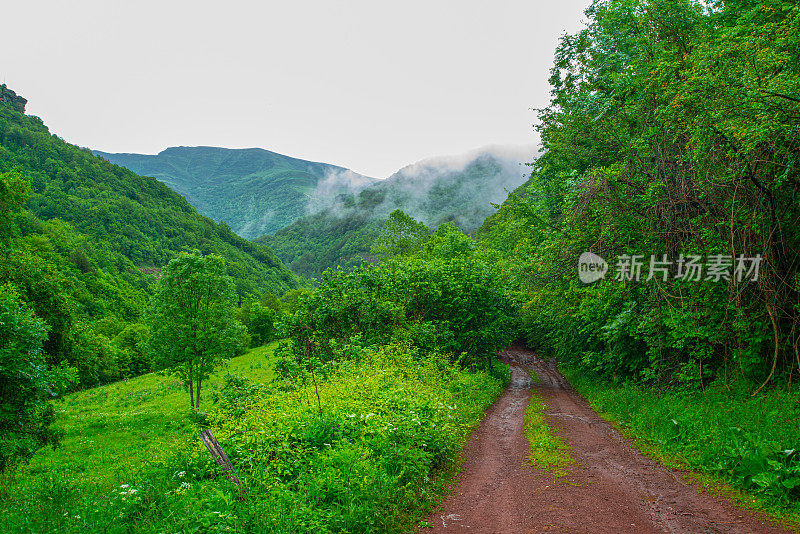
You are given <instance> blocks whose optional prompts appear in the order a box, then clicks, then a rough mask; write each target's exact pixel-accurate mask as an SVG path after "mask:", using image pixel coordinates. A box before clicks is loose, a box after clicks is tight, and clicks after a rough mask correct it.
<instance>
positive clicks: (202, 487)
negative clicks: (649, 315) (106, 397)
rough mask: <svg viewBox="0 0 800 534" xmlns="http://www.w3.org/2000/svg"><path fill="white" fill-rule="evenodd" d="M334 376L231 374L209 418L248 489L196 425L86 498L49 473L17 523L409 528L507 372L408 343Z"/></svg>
mask: <svg viewBox="0 0 800 534" xmlns="http://www.w3.org/2000/svg"><path fill="white" fill-rule="evenodd" d="M498 370H499V369H498ZM326 374H327V377H326V378H324V379H323V378H322V376H317V377H316V378H315V380H312V381H308V382H307V383H305V384H291V385H290V386H291V387H288V388H287V387H286V384H283V385H282V386H280V387H279V386H278V385H277V384H274V383H267V382H265V381H264V380H248V379H246V378H244V377H242V376H240V375H230V376H228V377H227V378H226V379H225V380H224V383H223V384H222V385H221V386H220V387H219V388H218V391H217V392H216V394H215V395H214V396H215V397H216V399H217V403H216V405H215V408H214V409H212V410H211V412H210V414H209V421H210V422H211V428H212V430H213V431H214V433H215V434H216V436H217V437H218V438H219V441H220V443H221V444H222V446H223V447H224V448H225V450H226V451H227V453H228V455H229V456H230V458H231V460H232V462H233V464H234V465H235V466H236V469H237V473H238V476H239V477H240V478H241V480H242V486H241V487H237V486H236V485H235V484H234V483H233V482H232V481H231V480H229V479H228V478H227V477H225V476H223V475H222V474H221V473H220V472H219V470H218V468H216V466H215V465H214V464H213V461H212V460H211V459H210V456H209V455H208V453H207V452H206V451H205V449H204V448H203V446H202V445H201V444H200V443H199V440H196V439H193V440H191V439H187V438H189V437H190V434H191V433H193V432H196V429H195V430H190V426H189V425H187V428H186V429H185V430H184V435H183V436H182V437H180V438H179V439H173V440H171V441H169V440H165V441H164V443H165V444H166V447H167V449H168V450H170V449H171V454H169V455H162V456H161V458H160V459H158V460H156V461H153V462H149V463H148V464H147V465H146V466H144V467H143V468H140V469H139V470H138V472H137V473H136V474H131V473H132V470H130V469H129V470H127V471H126V472H125V474H126V475H130V476H128V477H127V478H125V477H122V476H118V477H117V479H116V480H115V481H114V482H115V484H114V486H113V488H108V486H107V485H104V486H102V487H100V486H98V487H96V488H94V490H93V491H89V492H86V491H83V490H81V489H79V488H81V487H84V488H85V486H84V485H83V483H82V482H79V481H77V480H76V478H77V477H79V474H78V473H72V474H71V477H72V478H69V479H68V477H64V478H61V479H56V478H53V477H47V476H44V477H43V476H41V475H40V476H39V481H38V482H41V483H37V482H31V483H29V484H28V485H27V486H26V493H25V494H24V495H21V494H20V493H17V492H18V491H19V489H20V488H21V487H22V484H19V485H18V486H17V487H12V488H10V489H7V490H6V491H8V492H10V493H7V494H6V495H5V497H4V498H3V501H4V502H2V508H3V511H4V512H5V514H6V516H7V517H8V516H10V517H11V521H10V522H9V523H8V524H10V525H14V528H15V529H16V530H18V531H26V532H28V531H32V532H56V531H57V532H292V533H296V532H314V533H317V532H322V533H324V532H399V531H405V530H409V529H410V528H411V527H413V522H414V521H415V520H417V519H419V518H420V514H422V513H424V511H425V509H426V507H427V506H430V505H431V504H432V503H433V501H434V500H435V499H436V491H435V490H436V489H437V488H440V487H441V478H442V476H441V475H442V473H444V472H447V471H448V469H449V468H451V467H452V465H453V462H454V460H455V459H457V458H458V453H459V450H460V447H461V445H462V444H463V441H464V440H465V439H466V437H467V436H468V434H469V433H470V431H471V430H472V429H473V428H474V427H475V426H476V425H477V423H478V422H479V420H480V418H481V417H482V414H483V411H484V410H485V409H486V407H488V406H489V405H490V404H491V403H492V402H493V401H494V400H495V398H496V397H497V396H498V395H499V394H500V393H501V392H502V390H503V387H504V383H503V382H504V379H503V378H497V377H493V376H491V375H489V374H487V373H484V372H477V373H472V372H468V371H464V370H461V369H460V368H459V367H458V366H456V365H453V364H451V363H450V362H449V360H448V359H447V358H445V357H442V356H438V355H431V354H424V355H423V354H420V353H419V352H417V351H415V350H412V349H408V348H407V347H399V346H389V347H385V348H383V349H380V350H377V351H374V350H365V351H364V352H363V353H362V355H361V358H360V360H359V361H349V362H340V363H338V364H336V366H335V367H331V368H329V369H327V371H326ZM496 374H498V373H496ZM499 374H502V373H499ZM506 374H507V373H506ZM180 393H182V392H180ZM317 394H318V395H319V396H317ZM182 398H183V397H181V399H182ZM126 409H128V410H133V409H135V410H140V409H141V408H140V407H139V406H132V407H130V408H126ZM165 410H166V409H165ZM172 410H173V411H174V412H175V413H177V412H178V411H179V410H178V408H177V407H175V406H173V407H172ZM171 432H172V431H170V433H171ZM179 442H181V444H180V446H178V443H179ZM186 442H190V443H191V445H188V446H187V445H185V443H186ZM162 452H166V451H163V450H162ZM144 459H145V457H144V456H141V455H140V456H139V457H138V458H137V459H133V460H129V459H126V461H127V462H128V463H131V464H138V465H141V464H142V463H144V462H143V460H144ZM87 469H89V468H88V466H87ZM93 469H94V468H91V469H89V470H93ZM100 469H104V468H100ZM25 476H28V475H25ZM23 478H24V477H23ZM48 480H50V481H52V483H48ZM56 480H58V482H57V483H56ZM437 482H438V483H437Z"/></svg>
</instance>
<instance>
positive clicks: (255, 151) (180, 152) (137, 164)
mask: <svg viewBox="0 0 800 534" xmlns="http://www.w3.org/2000/svg"><path fill="white" fill-rule="evenodd" d="M95 154H96V155H99V156H101V157H103V158H105V159H107V160H108V161H110V162H112V163H115V164H117V165H121V166H123V167H126V168H128V169H130V170H132V171H134V172H136V173H137V174H141V175H144V176H153V177H154V178H157V179H158V180H160V181H162V182H164V183H165V184H167V185H168V186H170V187H171V188H172V189H173V190H175V191H177V192H178V193H180V194H182V195H183V196H185V197H186V198H187V199H188V200H189V202H191V203H192V205H194V206H195V207H196V208H197V209H198V211H200V213H202V214H203V215H206V216H208V217H211V218H212V219H214V220H216V221H222V222H225V223H227V224H228V225H229V226H230V227H231V228H232V229H233V231H234V232H236V233H237V234H239V235H240V236H242V237H245V238H248V239H252V238H254V237H259V236H262V235H264V234H271V233H274V232H275V231H277V230H279V229H281V228H283V227H285V226H287V225H289V224H291V223H292V222H293V221H295V220H297V219H299V218H300V217H302V216H303V215H305V214H306V213H307V212H306V208H307V205H308V203H309V202H310V201H312V200H313V198H312V196H313V193H314V192H315V191H316V190H317V188H318V187H321V186H323V185H325V186H329V187H330V188H331V192H334V193H342V192H346V191H348V190H350V189H355V190H357V189H358V188H361V187H364V186H366V185H369V184H371V183H373V182H374V179H372V178H367V177H365V176H361V175H360V174H357V173H354V172H352V171H350V170H347V169H344V168H342V167H337V166H335V165H328V164H325V163H315V162H310V161H305V160H302V159H296V158H291V157H288V156H284V155H281V154H277V153H275V152H270V151H268V150H263V149H260V148H247V149H227V148H216V147H203V146H201V147H173V148H168V149H166V150H164V151H162V152H160V153H159V154H156V155H144V154H111V153H106V152H100V151H95Z"/></svg>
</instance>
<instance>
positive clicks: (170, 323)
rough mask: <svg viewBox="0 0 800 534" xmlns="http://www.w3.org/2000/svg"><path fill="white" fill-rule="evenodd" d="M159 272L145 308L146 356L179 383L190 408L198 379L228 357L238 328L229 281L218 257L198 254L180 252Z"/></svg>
mask: <svg viewBox="0 0 800 534" xmlns="http://www.w3.org/2000/svg"><path fill="white" fill-rule="evenodd" d="M162 274H163V276H162V278H161V280H160V281H159V283H158V286H157V288H156V293H155V295H153V298H152V299H151V301H150V308H149V310H148V317H147V319H148V323H149V325H150V340H149V344H148V345H149V352H150V353H151V354H152V355H153V361H154V362H155V364H156V366H157V367H158V368H161V369H168V370H171V371H172V372H174V373H175V374H176V375H177V376H179V377H181V378H182V379H183V381H184V383H185V384H186V386H187V387H188V390H189V402H190V404H191V406H192V409H196V408H199V407H200V391H201V388H202V385H203V380H204V379H206V378H208V376H209V375H210V374H211V373H212V372H213V371H214V369H215V368H216V367H217V365H219V363H220V362H221V361H223V360H225V359H228V358H230V357H231V356H233V355H234V353H235V351H236V347H237V344H238V340H239V338H240V334H241V331H242V329H243V327H242V325H241V324H239V323H238V322H237V321H236V318H235V316H234V312H235V302H236V297H235V292H234V285H233V280H232V279H231V277H229V276H227V275H226V274H225V264H224V262H223V259H222V257H221V256H217V255H209V256H203V255H202V254H201V253H200V252H199V251H194V252H192V253H191V254H189V253H185V252H182V253H180V254H179V255H178V256H177V257H176V258H175V259H173V260H172V261H170V262H169V264H168V265H167V266H166V267H165V268H164V270H163V273H162Z"/></svg>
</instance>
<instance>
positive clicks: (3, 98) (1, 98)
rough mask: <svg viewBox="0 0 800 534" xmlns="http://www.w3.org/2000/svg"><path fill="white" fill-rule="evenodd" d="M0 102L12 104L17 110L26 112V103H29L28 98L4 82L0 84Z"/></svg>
mask: <svg viewBox="0 0 800 534" xmlns="http://www.w3.org/2000/svg"><path fill="white" fill-rule="evenodd" d="M0 102H2V103H3V104H10V105H11V107H12V108H14V109H15V110H17V111H19V112H20V113H25V104H27V103H28V100H27V99H25V98H22V97H21V96H19V95H18V94H17V93H15V92H14V91H12V90H11V89H9V88H8V87H6V84H2V85H0Z"/></svg>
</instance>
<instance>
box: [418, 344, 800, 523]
mask: <svg viewBox="0 0 800 534" xmlns="http://www.w3.org/2000/svg"><path fill="white" fill-rule="evenodd" d="M502 357H503V358H504V359H505V361H506V362H508V363H509V364H510V365H511V370H512V379H511V383H510V384H509V387H508V388H507V389H506V391H505V393H504V394H503V395H502V396H501V397H500V398H499V399H498V400H497V402H495V403H494V405H492V407H491V408H489V410H487V412H486V416H485V417H484V419H483V421H482V422H481V424H480V426H479V427H478V428H477V430H476V431H475V433H474V434H473V435H472V437H471V438H470V440H469V442H468V443H467V446H466V447H465V449H464V456H465V459H466V463H465V465H464V470H463V473H462V475H461V477H460V479H459V482H458V483H457V484H456V485H455V486H454V488H453V491H452V493H451V494H450V495H449V496H448V497H447V498H446V499H445V501H444V502H443V504H442V507H441V509H439V510H437V511H435V512H434V513H432V514H431V515H430V517H428V519H427V520H428V523H429V524H430V525H432V528H424V529H421V530H420V533H421V534H422V533H424V534H431V533H452V532H472V533H509V534H511V533H533V532H586V533H589V532H591V533H623V532H630V533H649V532H687V533H721V532H731V533H755V532H767V533H773V532H775V533H777V532H794V531H792V530H787V529H786V527H783V526H781V525H779V524H777V523H775V522H773V521H771V520H769V519H768V518H767V517H766V516H764V515H763V514H760V513H757V512H754V511H751V510H747V509H744V508H741V507H737V506H736V505H734V504H733V503H731V502H730V501H728V500H727V499H725V498H724V497H720V496H716V495H712V494H709V493H703V492H701V491H700V490H699V489H698V488H697V486H695V485H693V484H691V483H689V482H687V481H685V480H684V477H683V475H684V473H683V472H682V471H680V470H676V469H669V468H666V467H664V466H662V465H660V464H658V463H657V462H655V461H654V460H651V459H649V458H647V457H645V456H643V455H641V454H640V453H639V452H638V451H636V449H635V448H634V447H633V446H632V445H631V444H630V443H628V441H627V440H626V439H625V438H623V437H622V436H621V435H620V434H619V432H617V431H616V430H615V429H614V428H613V427H612V426H611V425H609V424H608V423H606V422H605V421H604V420H602V419H601V418H600V417H599V416H598V415H597V413H596V412H595V411H594V410H592V408H591V407H590V406H589V404H588V403H587V402H586V401H585V400H584V399H583V398H582V397H581V396H580V395H578V394H577V392H575V390H573V389H572V388H571V387H570V385H569V383H568V382H567V380H566V379H565V378H564V376H563V375H561V373H560V372H559V371H558V369H557V368H556V365H555V363H554V362H552V361H545V360H542V359H540V358H538V357H537V356H536V355H535V354H534V353H533V352H531V351H529V350H526V349H521V348H510V349H507V350H505V351H503V353H502ZM526 368H530V369H533V370H535V371H536V373H538V375H539V376H540V377H541V381H540V382H537V383H533V381H532V380H531V378H530V375H529V374H528V372H527V371H526ZM532 391H534V392H536V394H537V395H540V396H541V397H542V399H543V400H544V402H545V403H546V404H547V410H546V412H545V416H546V418H547V421H548V423H549V424H550V425H551V427H552V428H553V430H554V432H556V433H557V434H558V435H560V436H561V437H562V439H563V440H564V441H565V442H566V443H567V444H568V445H569V446H570V448H571V451H570V452H571V455H572V457H573V458H574V459H575V460H576V464H575V465H573V466H571V467H570V468H569V474H567V475H566V476H563V477H555V476H553V475H552V474H551V473H549V472H546V471H542V470H537V469H533V468H531V464H530V462H529V460H528V454H529V450H530V449H529V446H528V442H527V440H526V439H525V434H524V431H523V416H524V413H525V408H526V406H527V405H528V400H529V399H530V396H531V392H532Z"/></svg>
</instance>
